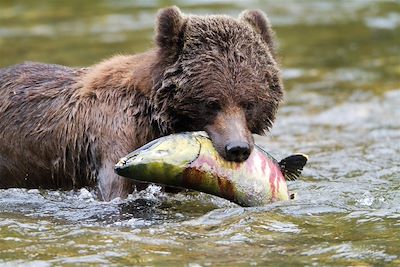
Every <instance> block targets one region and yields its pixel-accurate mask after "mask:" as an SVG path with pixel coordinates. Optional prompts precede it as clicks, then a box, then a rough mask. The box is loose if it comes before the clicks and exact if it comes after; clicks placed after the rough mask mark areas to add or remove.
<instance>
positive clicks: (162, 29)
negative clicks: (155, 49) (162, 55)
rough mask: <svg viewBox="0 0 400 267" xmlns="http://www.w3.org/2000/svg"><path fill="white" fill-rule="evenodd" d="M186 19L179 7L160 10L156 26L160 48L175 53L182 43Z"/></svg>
mask: <svg viewBox="0 0 400 267" xmlns="http://www.w3.org/2000/svg"><path fill="white" fill-rule="evenodd" d="M183 25H184V17H183V15H182V13H181V11H180V10H179V8H178V7H176V6H172V7H168V8H164V9H162V10H160V12H159V13H158V19H157V26H156V42H157V44H158V46H159V47H161V48H163V49H167V50H169V51H175V50H176V49H177V48H178V46H179V45H180V42H181V39H182V38H181V33H182V31H183Z"/></svg>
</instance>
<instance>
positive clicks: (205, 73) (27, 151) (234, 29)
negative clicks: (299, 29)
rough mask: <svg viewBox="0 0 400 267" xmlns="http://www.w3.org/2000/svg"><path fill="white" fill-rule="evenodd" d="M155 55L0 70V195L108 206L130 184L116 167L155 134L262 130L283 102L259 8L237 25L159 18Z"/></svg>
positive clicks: (168, 15)
mask: <svg viewBox="0 0 400 267" xmlns="http://www.w3.org/2000/svg"><path fill="white" fill-rule="evenodd" d="M156 44H157V46H156V48H155V49H153V50H151V51H148V52H146V53H143V54H138V55H133V56H116V57H113V58H111V59H108V60H105V61H103V62H101V63H99V64H97V65H94V66H92V67H89V68H85V69H73V68H68V67H64V66H59V65H49V64H40V63H24V64H19V65H15V66H11V67H8V68H5V69H0V188H9V187H26V188H53V189H58V188H61V189H72V188H80V187H83V186H90V187H96V186H97V188H98V189H99V193H100V196H101V197H102V198H103V199H105V200H109V199H112V198H114V197H117V196H126V194H128V193H129V192H131V191H132V188H133V183H132V182H131V181H128V180H126V179H124V178H121V177H118V176H117V175H115V174H114V172H113V165H114V164H115V162H117V160H118V159H119V158H120V157H122V156H124V155H125V154H127V153H128V152H130V151H132V150H133V149H135V148H137V147H139V146H141V145H143V144H145V143H147V142H149V141H150V140H152V139H154V138H157V137H159V136H161V135H165V134H170V133H174V132H180V131H191V130H206V131H207V132H208V133H209V134H210V136H211V137H212V141H213V143H214V145H215V146H216V148H217V150H218V152H219V153H220V154H221V155H223V156H224V144H225V143H226V142H227V141H228V140H246V141H247V142H249V143H250V144H251V146H252V145H253V140H252V137H251V132H253V133H259V134H261V133H263V132H265V131H267V130H268V129H269V128H270V127H271V125H272V122H273V121H274V118H275V112H276V109H277V107H278V104H279V102H280V100H281V98H282V84H281V76H280V71H279V66H278V64H277V62H276V52H275V47H274V45H273V42H272V31H271V29H270V26H269V22H268V20H267V18H266V17H265V15H263V13H262V12H260V11H245V12H243V13H242V14H241V16H240V18H239V19H233V18H230V17H226V16H205V17H202V16H193V15H191V16H184V15H182V14H181V12H180V11H179V9H178V8H176V7H172V8H168V9H164V10H162V11H161V12H160V14H159V16H158V23H157V30H156Z"/></svg>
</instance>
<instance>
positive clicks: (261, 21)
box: [239, 10, 276, 57]
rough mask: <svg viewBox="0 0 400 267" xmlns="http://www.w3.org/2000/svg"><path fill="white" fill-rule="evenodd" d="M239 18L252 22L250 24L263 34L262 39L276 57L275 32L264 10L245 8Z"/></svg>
mask: <svg viewBox="0 0 400 267" xmlns="http://www.w3.org/2000/svg"><path fill="white" fill-rule="evenodd" d="M239 19H240V20H242V21H245V22H247V23H248V24H250V26H251V27H253V29H254V30H255V31H256V32H257V33H259V34H260V35H261V37H262V39H263V40H264V41H265V42H266V43H267V45H268V47H269V48H270V51H271V53H272V55H273V56H274V57H275V56H276V51H275V42H274V32H273V31H272V28H271V23H270V22H269V20H268V18H267V16H266V15H265V14H264V12H262V11H261V10H245V11H243V12H242V13H241V14H240V15H239Z"/></svg>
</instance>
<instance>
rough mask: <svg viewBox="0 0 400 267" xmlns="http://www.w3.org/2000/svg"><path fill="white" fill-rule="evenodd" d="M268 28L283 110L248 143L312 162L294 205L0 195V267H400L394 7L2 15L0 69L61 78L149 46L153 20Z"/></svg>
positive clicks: (192, 6)
mask: <svg viewBox="0 0 400 267" xmlns="http://www.w3.org/2000/svg"><path fill="white" fill-rule="evenodd" d="M171 4H177V5H179V6H180V7H181V8H182V10H183V11H184V12H190V13H196V14H207V13H208V14H209V13H224V14H229V15H233V16H236V15H237V14H238V13H240V11H241V10H243V9H245V8H261V9H262V10H264V11H266V12H267V13H268V14H269V17H270V20H271V22H272V23H273V25H274V28H275V30H276V33H277V37H278V40H279V48H280V56H281V61H282V65H283V68H284V77H285V85H286V91H287V93H286V97H285V98H286V101H285V103H284V104H283V105H282V107H281V109H280V111H279V114H278V118H277V122H276V124H275V126H274V128H273V130H272V133H271V134H270V135H269V136H267V137H260V138H258V139H257V141H258V142H259V143H261V144H262V145H263V146H264V147H265V148H266V150H267V151H270V152H271V153H272V154H273V155H275V156H276V157H277V158H281V157H284V156H286V155H288V154H291V153H293V152H297V151H299V152H303V153H307V154H309V155H310V162H309V164H308V166H307V168H306V169H305V170H304V176H303V177H302V178H301V180H299V181H295V182H290V183H289V184H288V186H289V188H290V190H292V191H295V192H297V196H298V198H297V200H296V201H294V202H291V203H275V204H271V205H269V206H266V207H257V208H241V207H238V206H236V205H234V204H231V203H229V202H227V201H224V200H221V199H219V198H216V197H211V196H208V195H205V194H200V193H186V194H182V193H181V194H177V195H172V194H164V193H162V192H160V191H159V188H158V187H151V188H149V189H148V190H146V191H143V192H140V193H134V194H132V195H131V196H130V197H129V198H128V200H118V199H117V200H114V201H112V202H109V203H104V202H99V201H97V200H96V199H95V198H94V197H93V196H92V194H91V193H90V192H88V191H86V190H81V191H78V192H57V191H38V190H30V191H27V190H24V189H8V190H0V265H6V266H13V265H22V266H24V265H25V266H52V265H54V266H59V265H67V266H68V265H69V266H72V265H82V266H93V265H103V266H123V265H139V266H249V265H251V266H252V265H258V266H314V265H316V266H382V265H387V266H400V174H399V172H400V108H399V106H400V3H399V2H398V1H367V0H365V1H364V0H363V1H361V0H358V1H356V0H353V1H256V0H253V1H246V2H245V3H244V1H239V0H237V1H223V0H220V1H218V0H208V1H196V0H181V1H176V2H174V1H155V0H153V1H150V0H149V1H133V0H132V1H128V0H121V1H107V0H103V1H88V0H86V1H75V0H69V1H64V0H59V1H50V0H47V1H22V0H20V1H17V0H13V1H11V0H2V1H0V67H3V66H7V65H11V64H15V63H19V62H22V61H24V60H31V61H42V62H49V63H58V64H65V65H71V66H86V65H90V64H94V63H96V62H98V61H100V60H102V59H103V58H105V57H109V56H111V55H114V54H118V53H136V52H140V51H144V50H146V49H148V48H150V47H151V46H152V36H153V31H154V30H153V29H154V27H153V26H154V25H153V24H154V17H155V14H156V11H157V9H158V8H159V7H162V6H167V5H171Z"/></svg>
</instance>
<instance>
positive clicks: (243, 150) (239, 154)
mask: <svg viewBox="0 0 400 267" xmlns="http://www.w3.org/2000/svg"><path fill="white" fill-rule="evenodd" d="M225 152H226V157H227V160H229V161H236V162H242V161H245V160H246V159H248V157H249V156H250V152H251V151H250V145H249V144H248V143H246V142H232V143H228V144H227V145H226V146H225Z"/></svg>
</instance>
